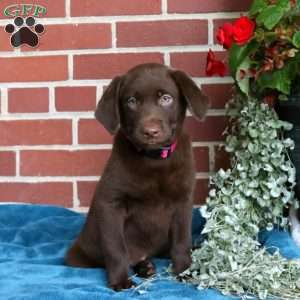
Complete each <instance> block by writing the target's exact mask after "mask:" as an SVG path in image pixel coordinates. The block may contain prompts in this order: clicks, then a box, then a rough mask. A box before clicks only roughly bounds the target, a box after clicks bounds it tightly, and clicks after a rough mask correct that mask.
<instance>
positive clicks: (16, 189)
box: [0, 0, 251, 209]
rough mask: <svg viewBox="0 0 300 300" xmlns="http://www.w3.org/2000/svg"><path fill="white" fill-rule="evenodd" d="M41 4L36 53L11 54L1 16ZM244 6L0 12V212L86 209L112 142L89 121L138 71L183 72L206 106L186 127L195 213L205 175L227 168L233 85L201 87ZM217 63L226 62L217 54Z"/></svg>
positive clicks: (219, 82) (145, 3) (155, 1)
mask: <svg viewBox="0 0 300 300" xmlns="http://www.w3.org/2000/svg"><path fill="white" fill-rule="evenodd" d="M31 2H32V3H38V4H41V5H44V6H45V7H47V10H48V11H47V14H46V15H45V16H43V17H41V18H38V19H36V21H37V22H38V23H40V24H42V25H44V26H45V32H44V34H42V35H41V36H40V44H39V46H38V47H37V48H36V49H33V48H30V47H28V46H21V47H20V48H18V49H13V48H12V46H11V45H10V43H9V36H10V35H9V34H8V33H6V32H5V31H4V27H5V26H6V25H7V24H8V23H11V22H12V20H13V18H12V17H5V16H4V15H3V13H2V12H3V9H4V7H6V6H8V5H11V4H14V3H31ZM250 3H251V1H249V0H244V1H239V0H213V1H207V0H184V1H183V0H129V1H124V0H102V1H99V0H85V1H83V0H55V1H53V0H51V1H46V0H39V1H17V0H16V1H8V0H3V1H1V2H0V14H1V15H0V89H1V91H0V113H1V115H0V116H1V117H0V202H11V201H12V202H31V203H51V204H58V205H63V206H67V207H73V208H75V209H82V208H84V207H87V206H88V205H89V203H90V199H91V195H92V192H93V190H94V188H95V183H96V181H97V180H98V178H99V175H101V172H102V170H103V166H104V164H105V162H106V161H107V158H108V156H109V153H110V149H111V142H112V138H111V136H109V134H108V133H107V132H106V131H105V130H104V128H103V127H102V126H101V125H100V124H98V123H97V122H96V121H95V120H94V117H93V111H94V109H95V107H96V103H97V100H98V99H99V98H100V97H101V94H102V91H103V87H105V86H106V85H107V84H108V83H109V82H110V80H111V78H113V77H114V76H115V75H117V74H120V73H123V72H125V71H126V70H127V69H129V68H130V67H132V66H134V65H135V64H138V63H142V62H149V61H152V62H160V63H165V64H167V65H171V66H172V67H175V68H180V69H183V70H185V71H186V72H188V73H189V74H190V75H191V76H193V78H194V79H195V81H196V82H197V83H198V84H199V85H201V86H202V89H203V90H204V91H205V92H206V93H207V94H208V95H209V96H211V97H212V105H211V109H210V111H209V114H208V117H207V118H206V120H205V122H202V123H197V122H196V121H194V120H193V119H192V118H191V117H189V118H188V119H187V121H186V127H187V129H188V131H189V132H190V134H191V136H192V139H193V146H194V151H195V156H196V164H197V172H198V173H197V188H196V193H195V203H196V204H197V203H201V202H203V201H204V199H205V196H206V194H207V189H208V187H207V185H208V178H209V175H210V174H212V173H213V172H214V171H215V170H216V169H218V168H219V167H220V166H222V165H224V164H226V161H227V160H226V155H225V154H224V151H222V150H219V148H218V145H219V143H220V141H222V139H223V138H222V132H223V130H224V128H225V126H226V118H225V117H224V104H225V102H226V101H227V100H228V99H229V98H230V94H231V79H230V77H229V76H227V77H224V78H216V77H215V78H207V77H205V62H206V53H207V51H208V49H209V48H212V49H214V50H215V51H217V52H221V51H222V49H221V47H219V46H217V45H216V43H215V38H214V32H215V30H216V28H217V27H218V25H220V24H221V23H222V22H223V21H224V20H225V19H234V18H236V17H238V16H239V15H240V13H241V12H242V11H246V10H247V9H248V8H249V5H250ZM220 55H223V53H220Z"/></svg>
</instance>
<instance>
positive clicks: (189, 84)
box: [171, 70, 208, 120]
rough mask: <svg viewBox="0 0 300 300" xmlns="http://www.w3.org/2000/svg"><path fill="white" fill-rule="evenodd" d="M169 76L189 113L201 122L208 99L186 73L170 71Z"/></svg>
mask: <svg viewBox="0 0 300 300" xmlns="http://www.w3.org/2000/svg"><path fill="white" fill-rule="evenodd" d="M171 76H172V78H173V79H174V80H175V82H176V84H177V86H178V88H179V90H180V92H181V94H182V95H183V96H184V98H185V100H186V102H187V104H188V108H189V110H190V112H191V113H192V114H193V116H194V117H196V118H197V119H200V120H201V119H202V118H203V117H204V116H205V114H206V111H207V108H208V98H207V97H206V96H205V95H204V94H202V92H201V90H200V89H199V87H198V86H197V85H196V84H195V82H194V81H193V80H192V79H191V78H190V77H189V76H188V75H187V74H186V73H184V72H182V71H178V70H174V71H171Z"/></svg>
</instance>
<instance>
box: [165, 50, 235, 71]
mask: <svg viewBox="0 0 300 300" xmlns="http://www.w3.org/2000/svg"><path fill="white" fill-rule="evenodd" d="M215 53H216V59H217V60H222V61H223V60H224V62H225V63H226V59H225V57H226V52H215ZM206 57H207V53H206V52H184V53H171V55H170V62H171V66H172V67H174V68H176V69H181V70H184V71H186V72H187V73H189V74H190V75H191V76H195V77H206V74H205V69H206ZM227 69H228V68H227ZM228 74H229V73H228V70H227V72H226V74H225V75H228Z"/></svg>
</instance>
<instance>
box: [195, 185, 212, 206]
mask: <svg viewBox="0 0 300 300" xmlns="http://www.w3.org/2000/svg"><path fill="white" fill-rule="evenodd" d="M208 191H209V181H208V179H198V180H197V181H196V186H195V191H194V204H204V203H205V202H206V198H207V196H208Z"/></svg>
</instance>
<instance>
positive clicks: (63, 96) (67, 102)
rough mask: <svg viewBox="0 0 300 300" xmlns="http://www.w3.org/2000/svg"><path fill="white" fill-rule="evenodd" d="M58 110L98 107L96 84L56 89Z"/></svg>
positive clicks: (86, 109)
mask: <svg viewBox="0 0 300 300" xmlns="http://www.w3.org/2000/svg"><path fill="white" fill-rule="evenodd" d="M55 108H56V110H57V111H91V110H94V109H95V108H96V87H95V86H68V87H57V88H56V89H55Z"/></svg>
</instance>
